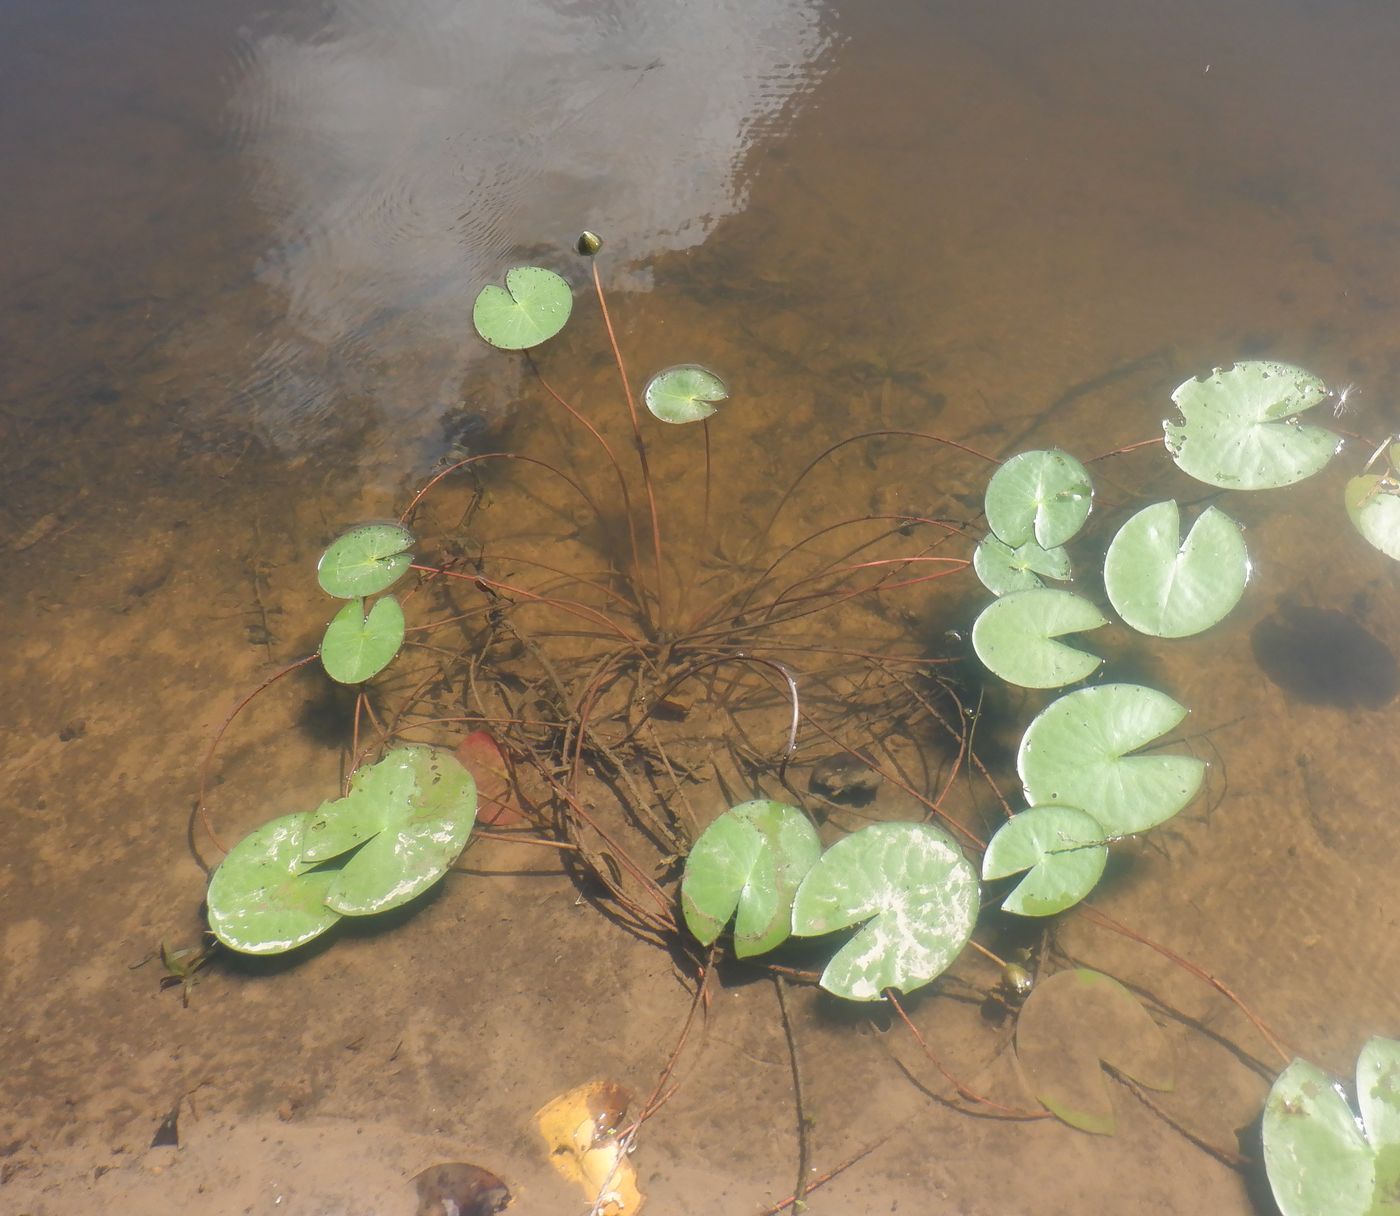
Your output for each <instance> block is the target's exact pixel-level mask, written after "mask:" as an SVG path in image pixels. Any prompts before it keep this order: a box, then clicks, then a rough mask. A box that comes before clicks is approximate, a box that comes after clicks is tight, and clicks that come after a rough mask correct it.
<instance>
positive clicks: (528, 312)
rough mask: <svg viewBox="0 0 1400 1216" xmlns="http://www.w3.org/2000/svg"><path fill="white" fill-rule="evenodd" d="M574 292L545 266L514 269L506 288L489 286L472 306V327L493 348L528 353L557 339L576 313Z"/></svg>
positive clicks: (493, 284)
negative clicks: (533, 348)
mask: <svg viewBox="0 0 1400 1216" xmlns="http://www.w3.org/2000/svg"><path fill="white" fill-rule="evenodd" d="M573 307H574V293H573V289H572V288H571V287H570V286H569V285H568V283H567V282H565V281H564V280H563V279H562V278H560V277H559V276H558V275H557V274H555V273H554V271H552V270H546V269H545V268H544V267H543V266H513V267H511V269H509V270H507V271H506V285H505V286H504V287H498V286H497V285H496V284H495V283H488V284H487V285H486V286H485V287H483V288H482V289H481V291H480V293H479V294H478V295H477V297H476V303H475V305H473V306H472V324H473V325H475V326H476V332H477V333H479V334H480V335H481V336H482V337H483V338H484V339H486V341H487V342H489V343H490V344H491V345H492V346H497V347H499V348H500V349H501V350H528V349H529V348H530V347H532V346H538V345H539V344H540V343H541V342H545V341H548V340H549V339H550V338H552V337H554V335H555V334H557V333H558V332H559V331H560V330H561V329H563V328H564V323H565V322H566V321H567V320H568V319H569V313H570V312H571V311H573Z"/></svg>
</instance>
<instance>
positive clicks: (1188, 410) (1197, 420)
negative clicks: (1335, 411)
mask: <svg viewBox="0 0 1400 1216" xmlns="http://www.w3.org/2000/svg"><path fill="white" fill-rule="evenodd" d="M1326 399H1327V386H1326V385H1325V384H1323V383H1322V381H1321V380H1319V379H1318V378H1317V377H1316V376H1314V375H1311V374H1309V373H1308V372H1305V371H1303V370H1302V368H1298V367H1292V366H1290V365H1289V364H1287V363H1272V362H1269V361H1267V360H1262V359H1254V360H1249V361H1246V362H1242V363H1236V364H1235V365H1234V366H1233V367H1229V368H1225V369H1223V370H1222V369H1220V368H1216V370H1215V371H1213V372H1211V374H1210V375H1209V376H1200V377H1198V378H1196V379H1193V380H1188V381H1186V383H1185V384H1182V385H1180V386H1179V387H1178V388H1177V390H1176V392H1174V393H1173V394H1172V400H1173V401H1174V402H1176V407H1177V409H1178V410H1180V411H1181V422H1179V423H1174V422H1164V423H1163V424H1162V426H1163V429H1164V430H1165V431H1166V436H1167V451H1169V452H1170V453H1171V455H1172V459H1173V460H1175V461H1176V463H1177V465H1178V466H1179V467H1180V468H1181V470H1182V472H1184V473H1189V474H1190V475H1191V476H1192V477H1194V478H1195V479H1196V480H1197V481H1204V482H1205V483H1206V484H1207V485H1212V486H1220V487H1222V488H1224V489H1227V490H1272V489H1276V488H1278V487H1280V486H1288V485H1292V484H1293V483H1294V482H1295V481H1302V480H1303V478H1305V477H1311V476H1312V475H1313V474H1314V473H1316V472H1317V471H1318V470H1319V469H1321V468H1322V467H1323V465H1325V464H1326V463H1327V462H1328V461H1329V460H1331V459H1332V454H1333V453H1334V452H1335V451H1336V450H1337V445H1338V442H1339V441H1338V439H1337V436H1336V435H1334V434H1333V433H1332V432H1331V431H1328V430H1324V429H1323V428H1322V427H1318V426H1307V425H1305V424H1304V423H1301V422H1299V421H1298V419H1297V415H1298V414H1301V413H1302V412H1304V411H1305V410H1310V409H1312V408H1313V406H1315V405H1318V404H1319V403H1320V402H1322V401H1325V400H1326Z"/></svg>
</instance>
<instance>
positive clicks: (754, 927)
mask: <svg viewBox="0 0 1400 1216" xmlns="http://www.w3.org/2000/svg"><path fill="white" fill-rule="evenodd" d="M821 851H822V844H821V838H820V837H819V836H818V835H817V829H816V828H814V827H813V826H812V824H811V823H810V822H809V821H808V819H807V816H805V815H804V814H803V813H802V812H801V811H799V810H798V809H797V808H796V807H793V806H788V805H786V804H785V803H781V802H770V801H767V800H758V801H754V802H741V803H740V804H739V805H738V806H736V807H732V808H731V809H730V810H727V811H725V813H724V814H723V815H721V816H720V817H719V818H718V819H716V820H715V821H714V822H713V823H712V824H710V826H709V827H707V828H706V829H705V831H704V832H703V833H702V834H701V836H700V839H699V840H697V841H696V842H695V845H694V847H693V848H692V849H691V850H690V856H688V857H687V858H686V861H685V876H684V877H683V878H682V879H681V911H682V913H683V914H684V915H685V923H686V925H687V926H689V928H690V931H691V932H692V933H693V934H695V936H696V938H697V939H698V940H699V941H700V942H701V944H703V945H706V946H708V945H709V944H710V943H711V942H712V941H714V940H715V938H717V937H718V936H719V935H720V934H721V933H722V932H723V931H724V927H725V925H727V924H728V923H729V921H730V918H731V917H734V915H735V911H736V910H737V912H738V916H737V918H736V919H735V921H734V953H735V954H737V955H738V956H739V957H740V958H748V957H749V956H751V955H754V954H763V953H765V952H767V951H769V950H772V949H774V948H775V947H777V946H779V945H781V944H782V943H783V942H784V941H786V940H787V938H788V936H789V935H790V934H791V933H792V899H793V896H794V895H795V894H796V893H797V888H798V886H799V884H800V883H801V882H802V880H803V879H804V878H805V877H806V876H807V871H808V870H810V869H811V868H812V867H813V866H814V865H815V864H816V862H817V858H818V857H820V856H821Z"/></svg>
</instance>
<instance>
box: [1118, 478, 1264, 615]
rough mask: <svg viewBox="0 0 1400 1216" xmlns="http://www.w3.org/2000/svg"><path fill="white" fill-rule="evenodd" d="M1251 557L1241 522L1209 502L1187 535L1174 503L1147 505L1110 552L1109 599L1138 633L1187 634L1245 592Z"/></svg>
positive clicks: (1120, 533) (1121, 532)
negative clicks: (1183, 535) (1183, 537)
mask: <svg viewBox="0 0 1400 1216" xmlns="http://www.w3.org/2000/svg"><path fill="white" fill-rule="evenodd" d="M1248 580H1249V555H1248V554H1247V553H1246V552H1245V547H1244V537H1243V536H1241V535H1240V527H1239V525H1238V524H1237V523H1235V521H1234V520H1233V519H1231V518H1230V517H1229V516H1228V515H1226V514H1225V513H1224V512H1223V511H1220V510H1217V509H1216V508H1215V507H1207V508H1206V509H1205V510H1204V511H1202V512H1201V515H1200V518H1199V519H1197V520H1196V523H1195V526H1194V527H1193V528H1192V529H1191V531H1190V532H1189V533H1188V534H1187V536H1186V540H1185V541H1184V542H1183V541H1182V540H1181V520H1180V516H1179V514H1178V512H1177V506H1176V503H1175V502H1174V501H1171V500H1169V501H1167V502H1159V503H1154V504H1153V505H1152V506H1150V507H1144V508H1143V509H1142V510H1141V511H1139V512H1138V513H1137V514H1136V515H1134V516H1133V517H1132V518H1131V519H1130V520H1128V522H1127V523H1125V524H1124V525H1123V526H1122V527H1121V528H1120V529H1119V530H1118V535H1117V536H1115V537H1114V538H1113V543H1112V544H1110V545H1109V546H1108V553H1107V555H1106V556H1105V557H1104V563H1103V581H1104V589H1105V590H1106V591H1107V592H1108V598H1109V600H1110V602H1111V603H1112V604H1113V606H1114V608H1115V609H1117V611H1118V615H1119V616H1121V617H1122V618H1123V619H1124V620H1125V621H1126V622H1127V623H1128V624H1129V625H1131V626H1132V627H1133V628H1134V629H1136V630H1137V631H1138V632H1139V633H1149V634H1151V635H1152V636H1153V637H1159V638H1184V637H1187V636H1189V635H1190V634H1193V633H1200V632H1201V631H1202V630H1204V629H1209V628H1210V627H1211V626H1212V625H1214V624H1215V623H1216V622H1217V621H1220V620H1223V619H1224V618H1225V616H1226V615H1227V614H1228V613H1229V611H1230V609H1232V608H1233V607H1234V606H1235V605H1236V604H1238V603H1239V602H1240V596H1242V595H1243V594H1244V585H1245V583H1246V582H1248Z"/></svg>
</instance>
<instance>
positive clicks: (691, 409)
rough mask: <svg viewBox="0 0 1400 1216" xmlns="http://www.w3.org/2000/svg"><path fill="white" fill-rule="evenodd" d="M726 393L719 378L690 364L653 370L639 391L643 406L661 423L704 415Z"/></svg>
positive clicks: (712, 409) (686, 419) (681, 420)
mask: <svg viewBox="0 0 1400 1216" xmlns="http://www.w3.org/2000/svg"><path fill="white" fill-rule="evenodd" d="M728 396H729V391H728V390H727V389H726V388H725V387H724V381H723V380H721V379H720V378H719V377H718V376H716V375H715V374H714V372H711V371H706V370H705V368H703V367H700V366H698V365H696V364H694V363H685V364H682V365H681V366H680V367H668V368H667V369H666V370H665V371H664V372H657V373H656V375H654V376H653V377H652V378H651V379H650V380H648V381H647V387H646V391H645V392H644V393H643V398H644V400H645V401H646V403H647V409H649V410H650V411H651V412H652V413H653V414H654V415H655V416H656V417H657V418H660V419H661V421H662V422H674V423H685V422H699V421H700V420H701V419H702V418H708V417H710V415H711V414H713V413H714V412H715V410H716V408H717V407H716V405H715V402H717V401H724V400H725V399H726V398H727V397H728Z"/></svg>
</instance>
